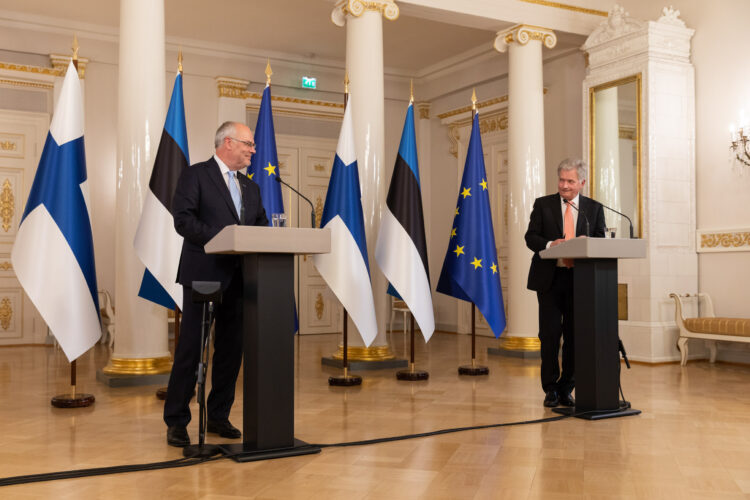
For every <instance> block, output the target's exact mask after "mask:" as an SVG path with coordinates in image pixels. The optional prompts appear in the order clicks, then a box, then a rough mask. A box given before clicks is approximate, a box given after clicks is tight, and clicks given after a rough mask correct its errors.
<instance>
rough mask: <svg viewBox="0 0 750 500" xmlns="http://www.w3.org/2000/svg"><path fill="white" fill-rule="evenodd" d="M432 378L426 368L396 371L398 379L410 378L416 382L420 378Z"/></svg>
mask: <svg viewBox="0 0 750 500" xmlns="http://www.w3.org/2000/svg"><path fill="white" fill-rule="evenodd" d="M429 378H430V374H429V373H427V372H426V371H424V370H413V371H412V370H399V371H397V372H396V379H398V380H408V381H411V382H416V381H419V380H427V379H429Z"/></svg>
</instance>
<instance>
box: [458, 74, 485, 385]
mask: <svg viewBox="0 0 750 500" xmlns="http://www.w3.org/2000/svg"><path fill="white" fill-rule="evenodd" d="M476 115H477V92H476V89H474V90H472V92H471V119H472V120H474V117H475V116H476ZM476 312H477V305H476V304H475V303H474V302H472V303H471V365H462V366H459V367H458V374H459V375H471V376H476V375H488V374H489V373H490V369H489V368H488V367H486V366H482V365H478V364H477V356H476V354H477V325H476Z"/></svg>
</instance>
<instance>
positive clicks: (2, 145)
mask: <svg viewBox="0 0 750 500" xmlns="http://www.w3.org/2000/svg"><path fill="white" fill-rule="evenodd" d="M0 151H18V144H17V143H16V142H15V141H0Z"/></svg>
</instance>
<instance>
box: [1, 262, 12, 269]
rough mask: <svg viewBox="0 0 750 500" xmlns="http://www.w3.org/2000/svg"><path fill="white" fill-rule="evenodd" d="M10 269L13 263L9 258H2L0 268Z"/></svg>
mask: <svg viewBox="0 0 750 500" xmlns="http://www.w3.org/2000/svg"><path fill="white" fill-rule="evenodd" d="M11 269H13V264H11V263H10V261H9V260H4V261H2V262H0V270H2V271H10V270H11Z"/></svg>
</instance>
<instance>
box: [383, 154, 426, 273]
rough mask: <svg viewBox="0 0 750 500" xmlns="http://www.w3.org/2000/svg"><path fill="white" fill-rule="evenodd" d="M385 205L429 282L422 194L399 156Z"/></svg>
mask: <svg viewBox="0 0 750 500" xmlns="http://www.w3.org/2000/svg"><path fill="white" fill-rule="evenodd" d="M386 205H388V208H389V209H390V211H391V213H392V214H393V216H394V217H395V218H396V220H397V221H399V222H400V223H401V226H403V228H404V229H405V230H406V232H407V234H408V235H409V236H410V237H411V239H412V241H413V242H414V246H415V247H416V249H417V251H418V252H419V256H420V257H421V259H422V263H423V264H424V270H425V273H426V274H427V279H428V280H429V279H430V269H429V267H428V265H427V243H426V241H425V234H424V215H423V213H422V193H421V191H420V190H419V183H418V182H417V178H416V177H414V172H412V170H411V168H409V165H408V164H407V163H406V161H405V160H404V159H403V158H402V157H401V155H400V154H399V155H397V157H396V165H395V166H394V167H393V178H392V179H391V186H390V188H388V197H387V198H386Z"/></svg>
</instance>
